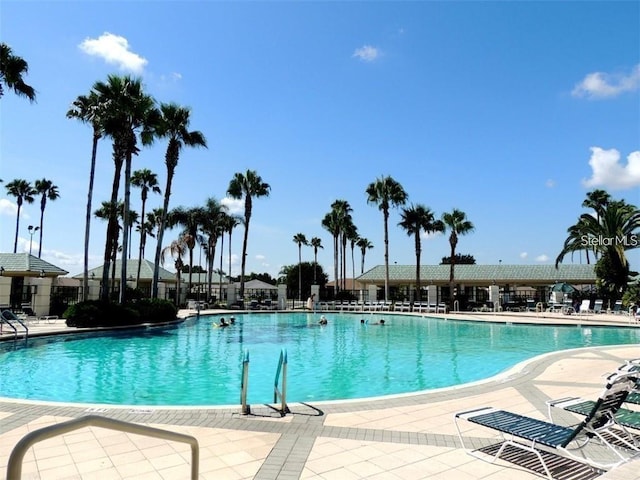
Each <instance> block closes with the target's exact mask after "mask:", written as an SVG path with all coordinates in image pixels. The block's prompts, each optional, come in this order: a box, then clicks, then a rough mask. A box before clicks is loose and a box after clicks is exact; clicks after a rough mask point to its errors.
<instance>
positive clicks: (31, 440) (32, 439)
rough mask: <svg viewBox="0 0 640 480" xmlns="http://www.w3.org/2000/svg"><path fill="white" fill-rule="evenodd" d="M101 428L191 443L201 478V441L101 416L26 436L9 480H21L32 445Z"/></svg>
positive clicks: (11, 465) (194, 468)
mask: <svg viewBox="0 0 640 480" xmlns="http://www.w3.org/2000/svg"><path fill="white" fill-rule="evenodd" d="M89 426H94V427H100V428H108V429H110V430H117V431H120V432H126V433H133V434H135V435H145V436H147V437H154V438H161V439H163V440H169V441H173V442H181V443H187V444H189V445H190V446H191V480H197V479H198V470H199V464H200V447H199V445H198V440H197V439H196V438H195V437H193V436H191V435H185V434H182V433H177V432H172V431H170V430H161V429H159V428H153V427H147V426H146V425H139V424H137V423H130V422H123V421H121V420H115V419H113V418H107V417H101V416H98V415H87V416H84V417H80V418H74V419H72V420H69V421H66V422H62V423H58V424H56V425H50V426H48V427H43V428H40V429H38V430H34V431H33V432H30V433H28V434H26V435H25V436H24V437H22V438H21V439H20V441H19V442H18V443H17V444H16V446H15V447H13V450H12V451H11V455H10V456H9V462H8V463H7V477H6V478H7V480H15V479H19V478H21V476H22V462H23V460H24V455H25V453H26V452H27V450H28V449H29V448H31V446H33V445H34V444H36V443H37V442H40V441H42V440H47V439H50V438H53V437H58V436H60V435H64V434H65V433H69V432H72V431H74V430H78V429H80V428H83V427H89Z"/></svg>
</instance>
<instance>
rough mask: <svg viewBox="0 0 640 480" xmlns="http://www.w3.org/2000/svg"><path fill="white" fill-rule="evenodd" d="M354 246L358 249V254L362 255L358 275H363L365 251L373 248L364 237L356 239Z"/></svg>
mask: <svg viewBox="0 0 640 480" xmlns="http://www.w3.org/2000/svg"><path fill="white" fill-rule="evenodd" d="M356 246H357V247H359V248H360V253H361V254H362V265H361V266H360V275H362V274H363V273H364V257H365V255H366V254H367V250H370V249H372V248H373V243H371V242H370V241H369V240H368V239H366V238H364V237H358V241H357V242H356Z"/></svg>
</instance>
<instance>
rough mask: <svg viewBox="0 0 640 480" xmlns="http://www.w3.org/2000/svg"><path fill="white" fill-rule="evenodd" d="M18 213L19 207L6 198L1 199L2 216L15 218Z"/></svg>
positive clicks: (0, 211)
mask: <svg viewBox="0 0 640 480" xmlns="http://www.w3.org/2000/svg"><path fill="white" fill-rule="evenodd" d="M16 213H18V206H17V205H16V204H15V203H13V202H12V201H10V200H8V199H6V198H0V215H6V216H8V217H15V216H16Z"/></svg>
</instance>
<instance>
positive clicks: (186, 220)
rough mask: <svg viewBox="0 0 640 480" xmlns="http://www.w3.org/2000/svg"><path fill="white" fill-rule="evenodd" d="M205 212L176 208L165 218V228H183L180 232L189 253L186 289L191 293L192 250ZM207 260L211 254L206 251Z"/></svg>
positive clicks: (200, 208) (195, 208) (203, 221)
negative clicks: (178, 226)
mask: <svg viewBox="0 0 640 480" xmlns="http://www.w3.org/2000/svg"><path fill="white" fill-rule="evenodd" d="M205 217H206V214H205V210H204V208H202V207H193V208H184V207H177V208H174V209H173V210H171V211H170V212H169V215H168V216H167V226H169V227H175V226H177V225H180V226H182V227H183V228H184V231H183V232H182V235H181V236H182V240H183V242H184V243H185V244H186V246H187V249H188V251H189V285H188V289H189V292H191V287H192V284H193V282H192V273H193V249H194V248H195V246H196V240H197V237H198V230H199V229H200V227H201V226H202V225H204V223H205V221H206V220H205ZM207 254H208V258H209V260H210V261H211V262H212V259H211V257H210V256H211V253H210V252H209V251H207Z"/></svg>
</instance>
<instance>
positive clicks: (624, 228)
mask: <svg viewBox="0 0 640 480" xmlns="http://www.w3.org/2000/svg"><path fill="white" fill-rule="evenodd" d="M578 224H579V225H580V229H579V234H580V236H579V237H577V238H576V231H572V229H571V228H570V229H569V234H570V235H569V237H568V238H567V240H566V241H565V244H564V247H563V249H562V251H561V252H560V254H559V255H558V257H557V258H556V268H557V266H558V264H560V263H561V262H562V260H563V258H564V256H565V255H566V254H567V253H570V252H574V251H576V250H579V249H584V248H593V250H594V251H595V252H596V253H599V254H600V260H599V261H598V265H597V266H596V272H598V270H600V271H603V270H604V272H603V273H605V274H606V275H607V277H608V278H602V279H601V280H602V281H603V284H604V285H605V287H607V288H608V289H609V290H610V291H616V292H619V291H620V290H621V289H624V288H625V287H626V285H627V281H628V276H629V261H628V259H627V257H626V251H627V250H630V249H632V248H638V246H639V245H638V242H637V235H638V230H639V229H640V210H638V209H637V208H636V207H635V206H634V205H631V204H627V203H625V202H624V201H608V203H607V204H606V205H605V206H604V207H603V208H602V210H601V211H600V218H599V219H598V218H595V217H594V216H593V215H591V214H589V213H583V214H582V215H581V216H580V219H579V220H578ZM603 263H606V264H607V268H603ZM598 276H599V277H600V275H598Z"/></svg>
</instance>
